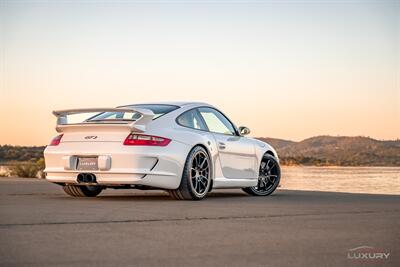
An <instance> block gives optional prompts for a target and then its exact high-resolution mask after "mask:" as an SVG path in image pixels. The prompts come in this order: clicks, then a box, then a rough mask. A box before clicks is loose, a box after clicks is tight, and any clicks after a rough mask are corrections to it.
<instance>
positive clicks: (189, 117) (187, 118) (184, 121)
mask: <svg viewBox="0 0 400 267" xmlns="http://www.w3.org/2000/svg"><path fill="white" fill-rule="evenodd" d="M177 122H178V124H179V125H182V126H185V127H189V128H193V129H199V130H207V127H206V126H205V125H204V123H203V121H202V120H201V118H200V115H199V113H198V112H197V111H196V110H195V109H192V110H189V111H186V112H184V113H183V114H181V115H180V116H179V117H178V119H177Z"/></svg>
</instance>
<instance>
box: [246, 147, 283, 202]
mask: <svg viewBox="0 0 400 267" xmlns="http://www.w3.org/2000/svg"><path fill="white" fill-rule="evenodd" d="M280 180H281V168H280V166H279V162H278V160H277V159H276V158H275V157H274V156H271V155H269V154H265V155H264V157H263V159H262V160H261V164H260V172H259V177H258V183H257V185H256V186H252V187H246V188H243V189H242V190H243V191H244V192H246V193H247V194H249V195H252V196H268V195H270V194H272V193H273V192H274V191H275V189H276V188H277V187H278V185H279V181H280Z"/></svg>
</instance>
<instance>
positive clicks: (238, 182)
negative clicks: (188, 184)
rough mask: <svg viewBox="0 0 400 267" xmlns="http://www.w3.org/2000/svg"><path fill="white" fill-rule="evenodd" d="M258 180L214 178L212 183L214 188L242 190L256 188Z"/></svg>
mask: <svg viewBox="0 0 400 267" xmlns="http://www.w3.org/2000/svg"><path fill="white" fill-rule="evenodd" d="M257 182H258V178H255V179H227V178H225V177H216V178H215V179H214V182H213V189H215V188H243V187H250V186H256V185H257Z"/></svg>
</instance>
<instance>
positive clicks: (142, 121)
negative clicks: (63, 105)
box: [53, 107, 154, 133]
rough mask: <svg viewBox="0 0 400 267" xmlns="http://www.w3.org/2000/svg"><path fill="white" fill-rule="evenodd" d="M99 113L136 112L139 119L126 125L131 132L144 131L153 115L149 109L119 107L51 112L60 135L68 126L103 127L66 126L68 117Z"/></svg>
mask: <svg viewBox="0 0 400 267" xmlns="http://www.w3.org/2000/svg"><path fill="white" fill-rule="evenodd" d="M95 112H98V113H101V112H137V113H140V115H141V117H140V118H139V119H137V120H135V121H132V122H129V123H126V126H128V127H129V128H130V129H131V131H137V132H144V131H146V126H147V124H148V123H150V122H151V121H152V120H153V118H154V113H153V111H151V110H150V109H144V108H130V107H121V108H84V109H65V110H55V111H53V115H54V116H56V117H57V126H56V131H57V132H59V133H61V132H63V130H64V129H65V128H67V127H69V126H72V125H76V126H78V125H79V126H86V125H87V126H89V125H99V124H101V125H105V124H107V123H104V122H100V121H99V122H98V123H96V122H82V123H76V124H68V118H67V116H68V115H74V114H80V113H95ZM108 124H116V123H115V122H110V123H108Z"/></svg>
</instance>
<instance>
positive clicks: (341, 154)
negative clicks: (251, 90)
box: [0, 136, 400, 167]
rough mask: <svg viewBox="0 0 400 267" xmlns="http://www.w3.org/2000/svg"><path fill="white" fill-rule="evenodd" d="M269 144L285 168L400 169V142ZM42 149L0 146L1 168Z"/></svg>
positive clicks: (329, 139)
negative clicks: (292, 166) (293, 166)
mask: <svg viewBox="0 0 400 267" xmlns="http://www.w3.org/2000/svg"><path fill="white" fill-rule="evenodd" d="M257 139H259V140H262V141H265V142H267V143H269V144H271V145H272V146H273V147H274V148H275V149H276V150H277V151H278V154H279V158H280V160H281V162H282V164H284V165H314V166H315V165H317V166H332V165H336V166H399V167H400V140H393V141H380V140H375V139H372V138H369V137H361V136H357V137H347V136H316V137H311V138H308V139H305V140H303V141H300V142H295V141H290V140H284V139H277V138H268V137H265V138H262V137H260V138H257ZM44 148H45V147H44V146H36V147H28V146H10V145H4V146H0V164H8V163H12V162H22V161H24V162H26V161H37V160H38V159H40V158H42V157H43V150H44Z"/></svg>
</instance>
